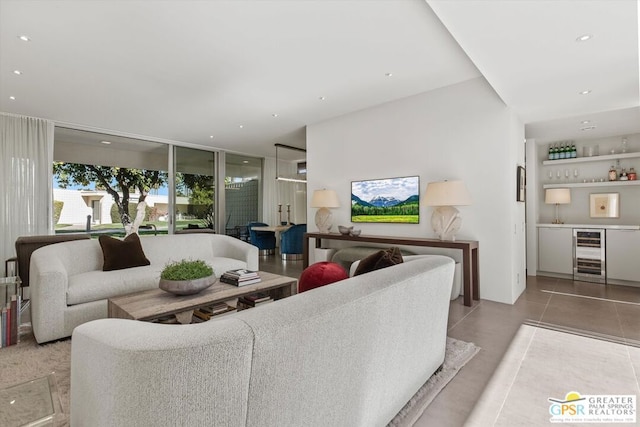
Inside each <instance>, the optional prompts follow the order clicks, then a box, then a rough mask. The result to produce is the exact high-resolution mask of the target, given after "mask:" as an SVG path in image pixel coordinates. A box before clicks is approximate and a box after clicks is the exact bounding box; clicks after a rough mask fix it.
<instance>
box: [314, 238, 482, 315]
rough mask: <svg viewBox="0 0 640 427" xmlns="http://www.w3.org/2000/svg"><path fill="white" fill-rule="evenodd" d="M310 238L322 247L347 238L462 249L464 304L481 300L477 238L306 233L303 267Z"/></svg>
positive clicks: (389, 243)
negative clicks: (446, 238)
mask: <svg viewBox="0 0 640 427" xmlns="http://www.w3.org/2000/svg"><path fill="white" fill-rule="evenodd" d="M309 239H315V241H316V248H321V247H322V241H323V240H345V241H350V242H366V243H381V244H384V245H393V246H400V245H403V246H426V247H431V248H446V249H459V250H461V251H462V274H463V286H464V305H466V306H469V307H471V306H472V305H473V302H472V298H473V299H474V300H476V301H478V300H480V289H479V288H480V279H479V274H478V250H479V249H478V246H479V245H478V241H477V240H439V239H426V238H418V237H391V236H356V237H354V236H349V235H344V234H340V233H305V234H304V240H303V245H302V267H303V268H307V267H308V266H309Z"/></svg>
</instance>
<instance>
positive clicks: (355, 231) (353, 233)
mask: <svg viewBox="0 0 640 427" xmlns="http://www.w3.org/2000/svg"><path fill="white" fill-rule="evenodd" d="M361 232H362V230H351V233H349V234H350V235H352V236H353V237H358V236H359V235H360V233H361Z"/></svg>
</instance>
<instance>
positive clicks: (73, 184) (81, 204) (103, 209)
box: [52, 127, 169, 236]
mask: <svg viewBox="0 0 640 427" xmlns="http://www.w3.org/2000/svg"><path fill="white" fill-rule="evenodd" d="M168 155H169V146H168V145H166V144H161V143H157V142H151V141H145V140H140V139H135V138H129V137H122V136H116V135H108V134H103V133H97V132H90V131H84V130H78V129H69V128H63V127H56V128H55V133H54V153H53V160H54V164H53V179H52V181H53V199H54V203H53V204H54V211H53V214H54V218H53V223H54V226H55V232H56V233H77V232H78V231H86V232H88V233H92V234H96V235H97V234H113V235H120V236H122V235H124V233H125V226H127V225H129V224H131V223H132V222H133V220H134V219H135V217H136V214H137V208H138V203H139V202H141V201H143V200H144V202H145V204H146V206H145V210H144V217H143V221H142V224H141V228H140V229H139V233H140V234H152V233H153V234H157V233H166V232H167V230H168V224H169V223H168V221H167V218H168V213H169V210H168V206H169V196H168V186H167V180H168V179H169V176H168V166H169V163H168V161H167V158H168Z"/></svg>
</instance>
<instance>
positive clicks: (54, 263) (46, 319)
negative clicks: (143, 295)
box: [30, 234, 258, 343]
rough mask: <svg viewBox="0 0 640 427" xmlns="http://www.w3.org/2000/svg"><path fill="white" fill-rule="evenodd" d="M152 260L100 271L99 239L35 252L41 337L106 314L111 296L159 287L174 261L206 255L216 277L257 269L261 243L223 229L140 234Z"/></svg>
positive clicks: (34, 299)
mask: <svg viewBox="0 0 640 427" xmlns="http://www.w3.org/2000/svg"><path fill="white" fill-rule="evenodd" d="M140 242H141V244H142V248H143V250H144V253H145V255H146V257H147V258H148V259H149V261H150V262H151V265H148V266H142V267H133V268H127V269H124V270H114V271H102V267H103V253H102V248H101V247H100V244H99V243H98V241H97V240H95V239H92V240H80V241H71V242H63V243H56V244H53V245H49V246H45V247H43V248H40V249H38V250H36V251H34V252H33V254H32V256H31V267H30V277H31V278H30V295H31V323H32V326H33V333H34V335H35V338H36V340H37V341H38V342H39V343H42V342H46V341H51V340H56V339H60V338H65V337H68V336H70V335H71V333H72V332H73V328H75V327H76V326H78V325H80V324H82V323H85V322H88V321H90V320H95V319H101V318H105V317H107V299H108V298H110V297H114V296H118V295H125V294H128V293H132V292H136V291H142V290H147V289H153V288H157V287H158V280H159V278H160V272H161V271H162V269H163V268H164V266H165V265H166V264H167V263H168V262H170V261H179V260H181V259H202V260H204V261H206V262H207V263H209V265H211V266H212V267H213V269H214V272H215V274H216V276H217V277H220V275H222V273H224V272H225V271H227V270H230V269H234V268H249V269H252V270H257V269H258V249H257V248H256V247H255V246H252V245H250V244H248V243H245V242H242V241H240V240H238V239H234V238H233V237H229V236H225V235H220V234H180V235H168V236H142V237H140Z"/></svg>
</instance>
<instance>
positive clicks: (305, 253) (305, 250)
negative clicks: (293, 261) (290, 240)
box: [302, 236, 309, 269]
mask: <svg viewBox="0 0 640 427" xmlns="http://www.w3.org/2000/svg"><path fill="white" fill-rule="evenodd" d="M307 267H309V236H304V238H303V239H302V268H303V269H305V268H307Z"/></svg>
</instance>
